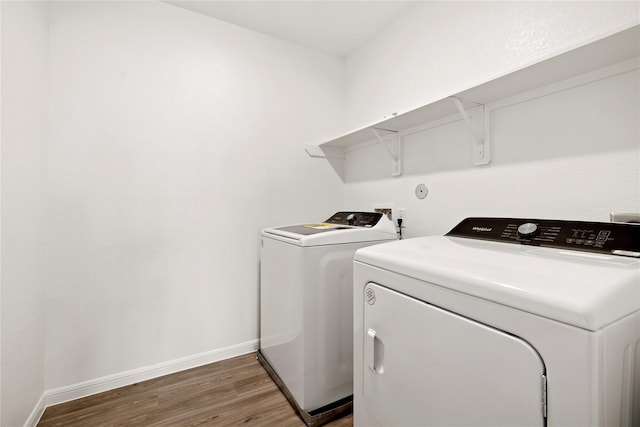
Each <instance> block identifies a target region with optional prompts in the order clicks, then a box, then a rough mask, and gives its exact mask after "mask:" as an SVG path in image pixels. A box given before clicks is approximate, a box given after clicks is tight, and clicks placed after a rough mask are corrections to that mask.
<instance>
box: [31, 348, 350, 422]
mask: <svg viewBox="0 0 640 427" xmlns="http://www.w3.org/2000/svg"><path fill="white" fill-rule="evenodd" d="M240 424H244V425H250V426H256V427H262V426H264V427H266V426H282V427H304V426H305V424H304V422H303V421H302V420H301V419H300V417H299V416H298V414H297V413H296V411H295V410H294V409H293V407H292V406H291V405H290V404H289V402H288V401H287V399H286V398H285V396H284V395H283V394H282V393H281V392H280V390H279V389H278V387H277V386H276V384H275V383H274V382H273V381H272V380H271V378H270V377H269V375H268V374H267V372H266V371H265V370H264V368H263V367H262V366H261V365H260V363H259V362H258V361H257V359H256V355H255V353H250V354H246V355H243V356H238V357H234V358H231V359H227V360H223V361H220V362H216V363H212V364H209V365H205V366H201V367H197V368H193V369H189V370H186V371H182V372H177V373H175V374H171V375H165V376H163V377H159V378H154V379H152V380H148V381H144V382H141V383H137V384H132V385H129V386H126V387H121V388H118V389H114V390H110V391H106V392H104V393H99V394H95V395H93V396H88V397H85V398H82V399H78V400H74V401H71V402H67V403H62V404H60V405H56V406H52V407H49V408H47V409H46V410H45V412H44V414H43V416H42V419H41V420H40V422H39V423H38V426H39V427H53V426H65V427H67V426H69V427H75V426H78V427H80V426H153V427H176V426H214V425H215V426H236V425H240ZM352 425H353V415H347V416H346V417H343V418H341V419H339V420H335V421H333V422H331V423H329V424H327V426H329V427H350V426H352Z"/></svg>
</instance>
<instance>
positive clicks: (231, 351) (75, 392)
mask: <svg viewBox="0 0 640 427" xmlns="http://www.w3.org/2000/svg"><path fill="white" fill-rule="evenodd" d="M258 344H259V341H258V340H251V341H247V342H245V343H241V344H236V345H233V346H230V347H225V348H221V349H217V350H212V351H208V352H204V353H199V354H194V355H192V356H187V357H183V358H180V359H175V360H171V361H168V362H163V363H159V364H157V365H152V366H146V367H143V368H139V369H134V370H131V371H126V372H121V373H119V374H114V375H108V376H106V377H102V378H97V379H95V380H90V381H85V382H82V383H78V384H73V385H70V386H66V387H60V388H57V389H53V390H47V391H45V392H44V394H43V396H42V398H40V401H39V402H38V406H36V408H35V409H34V410H33V412H32V413H31V416H30V417H29V419H28V420H27V422H26V423H25V425H24V427H35V426H36V425H37V423H38V421H39V420H40V417H41V416H42V414H43V413H44V410H45V408H46V407H48V406H52V405H57V404H59V403H64V402H68V401H70V400H75V399H80V398H82V397H87V396H91V395H92V394H96V393H102V392H103V391H109V390H113V389H115V388H118V387H123V386H126V385H131V384H135V383H138V382H141V381H146V380H150V379H153V378H157V377H161V376H163V375H168V374H173V373H175V372H180V371H184V370H186V369H191V368H195V367H198V366H202V365H206V364H209V363H213V362H218V361H220V360H224V359H229V358H231V357H235V356H241V355H243V354H247V353H251V352H252V351H256V350H257V349H258Z"/></svg>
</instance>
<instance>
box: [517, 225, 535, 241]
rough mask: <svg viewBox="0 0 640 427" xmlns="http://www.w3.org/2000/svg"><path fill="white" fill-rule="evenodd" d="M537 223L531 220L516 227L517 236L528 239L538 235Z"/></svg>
mask: <svg viewBox="0 0 640 427" xmlns="http://www.w3.org/2000/svg"><path fill="white" fill-rule="evenodd" d="M539 231H540V230H539V229H538V224H534V223H532V222H525V223H524V224H521V225H520V226H519V227H518V237H520V238H525V239H530V238H532V237H535V236H537V235H538V232H539Z"/></svg>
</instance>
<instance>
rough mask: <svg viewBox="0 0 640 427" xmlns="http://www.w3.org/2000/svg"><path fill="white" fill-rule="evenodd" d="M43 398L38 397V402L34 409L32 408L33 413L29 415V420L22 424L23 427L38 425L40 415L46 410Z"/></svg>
mask: <svg viewBox="0 0 640 427" xmlns="http://www.w3.org/2000/svg"><path fill="white" fill-rule="evenodd" d="M44 396H45V395H44V394H43V395H42V396H40V400H38V403H37V404H36V406H35V408H33V411H31V414H29V418H27V421H26V422H25V423H24V427H35V426H36V425H37V424H38V421H40V418H41V417H42V414H44V410H45V408H46V406H45V397H44Z"/></svg>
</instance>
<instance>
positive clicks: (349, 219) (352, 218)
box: [347, 213, 356, 225]
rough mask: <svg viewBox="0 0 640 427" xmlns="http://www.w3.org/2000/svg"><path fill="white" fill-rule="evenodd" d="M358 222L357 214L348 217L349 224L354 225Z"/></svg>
mask: <svg viewBox="0 0 640 427" xmlns="http://www.w3.org/2000/svg"><path fill="white" fill-rule="evenodd" d="M355 222H356V214H353V213H350V214H349V215H347V224H349V225H353V224H355Z"/></svg>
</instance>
